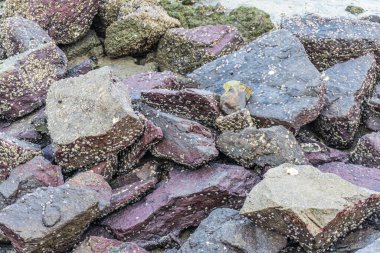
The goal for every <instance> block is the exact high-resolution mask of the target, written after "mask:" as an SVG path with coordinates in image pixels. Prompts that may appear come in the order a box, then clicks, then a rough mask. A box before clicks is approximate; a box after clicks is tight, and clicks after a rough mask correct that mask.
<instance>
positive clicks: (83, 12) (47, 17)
mask: <svg viewBox="0 0 380 253" xmlns="http://www.w3.org/2000/svg"><path fill="white" fill-rule="evenodd" d="M98 7H99V3H98V1H97V0H60V1H45V0H34V1H30V0H7V1H6V3H5V8H4V16H5V17H11V16H17V15H20V16H22V17H24V18H27V19H29V20H33V21H36V22H37V23H38V24H39V25H40V26H41V27H42V28H43V29H45V30H47V31H48V33H49V35H50V37H52V38H53V39H54V40H55V41H56V42H57V43H59V44H70V43H73V42H75V41H77V40H78V39H80V38H81V37H83V36H84V35H85V34H86V32H87V31H88V30H89V29H90V26H91V23H92V19H93V18H94V16H95V14H96V13H97V11H98Z"/></svg>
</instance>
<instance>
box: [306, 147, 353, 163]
mask: <svg viewBox="0 0 380 253" xmlns="http://www.w3.org/2000/svg"><path fill="white" fill-rule="evenodd" d="M301 148H302V150H303V152H304V153H305V157H306V159H308V160H309V162H310V163H311V164H312V165H314V166H317V165H321V164H324V163H329V162H345V161H348V153H346V152H343V151H340V150H338V149H334V148H330V147H328V146H326V145H325V144H323V143H322V142H308V143H301Z"/></svg>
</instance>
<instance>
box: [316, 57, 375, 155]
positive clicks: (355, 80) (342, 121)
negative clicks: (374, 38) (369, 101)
mask: <svg viewBox="0 0 380 253" xmlns="http://www.w3.org/2000/svg"><path fill="white" fill-rule="evenodd" d="M326 75H327V76H328V81H327V84H326V91H327V92H326V105H327V106H326V107H325V108H324V109H323V110H322V112H321V115H320V116H319V117H318V119H317V121H316V126H317V129H318V132H319V134H320V135H321V136H322V138H323V139H324V141H325V143H326V144H328V145H329V146H332V147H338V148H346V147H348V146H349V145H350V144H351V143H352V142H353V141H354V137H355V134H356V132H357V130H358V128H359V124H360V121H361V117H362V113H361V107H362V103H363V101H364V100H365V99H366V98H368V96H369V94H370V92H371V91H372V89H373V86H374V84H375V82H376V59H375V57H374V55H373V54H368V55H365V56H362V57H359V58H357V59H352V60H349V61H347V62H344V63H338V64H336V65H335V66H333V67H331V68H329V69H327V70H326Z"/></svg>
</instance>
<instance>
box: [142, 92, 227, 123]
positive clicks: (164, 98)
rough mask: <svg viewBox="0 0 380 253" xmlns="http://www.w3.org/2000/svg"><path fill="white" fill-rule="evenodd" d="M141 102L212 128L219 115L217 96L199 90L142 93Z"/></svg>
mask: <svg viewBox="0 0 380 253" xmlns="http://www.w3.org/2000/svg"><path fill="white" fill-rule="evenodd" d="M141 100H142V102H144V103H145V104H148V105H149V106H152V107H154V108H155V109H158V110H160V111H164V112H168V113H172V114H175V115H178V116H183V117H184V118H187V119H191V120H195V121H199V122H200V123H202V124H205V125H211V126H213V125H214V124H215V120H216V118H217V117H218V116H219V115H220V114H221V112H220V109H219V102H218V98H217V96H216V95H215V94H214V93H212V92H209V91H205V90H199V89H183V90H167V89H153V90H149V91H143V92H142V93H141Z"/></svg>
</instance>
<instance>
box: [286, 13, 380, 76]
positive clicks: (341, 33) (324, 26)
mask: <svg viewBox="0 0 380 253" xmlns="http://www.w3.org/2000/svg"><path fill="white" fill-rule="evenodd" d="M281 27H282V28H284V29H287V30H289V31H290V32H291V33H293V34H294V35H296V36H297V37H298V38H299V39H300V40H301V42H302V43H303V45H304V46H305V49H306V51H307V53H308V55H309V56H310V59H311V61H312V62H313V63H314V64H315V65H316V66H317V67H318V68H319V69H321V70H322V69H327V68H329V67H331V66H333V65H335V64H337V63H339V62H344V61H347V60H349V59H351V58H357V57H359V56H362V55H364V54H366V53H371V52H373V53H375V55H377V56H379V54H380V24H377V23H373V22H369V21H364V20H355V19H348V18H324V17H319V16H317V15H306V16H303V17H300V16H295V17H292V18H287V19H284V20H283V22H282V24H281Z"/></svg>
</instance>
